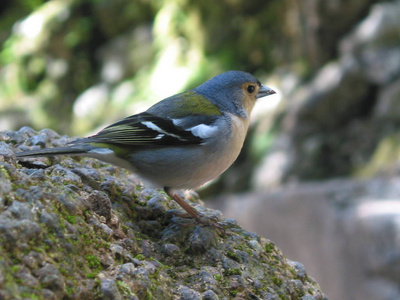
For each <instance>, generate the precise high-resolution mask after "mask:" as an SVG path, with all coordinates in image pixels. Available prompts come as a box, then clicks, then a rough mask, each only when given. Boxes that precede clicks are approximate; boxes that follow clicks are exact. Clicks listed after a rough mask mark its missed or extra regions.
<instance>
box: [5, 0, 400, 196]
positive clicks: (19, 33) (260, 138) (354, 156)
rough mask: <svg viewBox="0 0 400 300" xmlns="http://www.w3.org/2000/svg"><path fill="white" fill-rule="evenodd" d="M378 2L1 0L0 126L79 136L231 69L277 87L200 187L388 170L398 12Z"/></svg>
mask: <svg viewBox="0 0 400 300" xmlns="http://www.w3.org/2000/svg"><path fill="white" fill-rule="evenodd" d="M378 2H383V1H376V0H375V1H374V0H364V1H350V2H349V1H347V2H346V1H341V0H335V1H318V0H305V1H298V0H262V1H261V0H253V1H245V0H222V1H219V2H218V3H215V1H210V0H205V1H194V0H174V1H173V0H166V1H159V0H134V1H132V0H115V1H109V0H52V1H43V0H29V1H26V0H18V1H15V0H13V1H11V0H3V1H2V3H1V4H0V43H1V45H2V46H1V53H0V65H1V69H0V129H2V130H18V129H19V128H20V127H21V126H25V125H28V126H31V127H33V128H34V129H35V130H41V129H43V128H51V129H53V130H55V131H57V132H58V133H60V134H67V135H70V136H84V135H88V134H91V133H94V132H96V131H97V130H99V129H101V128H102V127H103V126H106V125H108V124H110V123H111V122H113V121H116V120H118V119H120V118H123V117H126V116H128V115H131V114H134V113H137V112H139V111H142V110H144V109H146V108H147V107H149V106H150V105H151V104H153V103H155V102H157V101H159V100H161V99H162V98H165V97H167V96H170V95H173V94H175V93H178V92H180V91H183V90H185V89H189V88H192V87H194V86H196V85H198V84H200V83H202V82H203V81H205V80H207V79H209V78H211V77H212V76H214V75H216V74H219V73H222V72H224V71H227V70H232V69H239V70H243V71H247V72H250V73H253V74H254V75H255V76H256V77H258V78H259V79H260V80H261V81H262V82H263V83H264V84H266V85H268V86H271V87H273V88H274V89H276V90H277V91H278V95H277V96H271V97H268V98H265V99H263V100H262V101H259V105H258V106H257V107H256V109H255V116H253V126H252V128H251V130H250V135H249V138H248V139H247V141H246V144H245V147H244V150H243V153H242V155H241V156H240V158H239V160H238V162H237V163H236V164H235V166H234V167H233V168H232V169H231V170H230V172H228V173H227V174H225V175H224V176H223V177H222V178H221V179H220V181H219V184H216V185H214V188H213V189H211V190H210V193H221V192H234V191H242V190H246V189H251V188H252V187H254V186H257V185H260V184H261V185H263V186H266V187H269V186H276V185H279V184H281V183H285V182H291V181H295V182H297V181H306V180H321V179H326V178H332V177H338V176H340V177H342V176H353V177H354V176H356V177H357V176H361V177H365V176H366V177H372V176H374V175H375V174H378V173H380V172H382V170H387V169H388V168H389V169H390V172H392V173H393V172H397V171H393V168H392V167H393V162H395V161H397V158H398V155H397V153H398V152H397V150H398V149H399V146H398V144H399V138H398V136H397V132H398V131H397V129H398V127H399V126H398V124H399V122H400V118H399V117H398V115H400V114H395V113H394V112H396V111H399V108H398V104H396V103H397V102H396V101H394V100H393V99H395V98H396V97H397V95H398V94H397V93H396V87H398V86H399V84H398V83H397V82H396V80H397V78H398V77H399V73H400V71H399V70H400V63H399V61H400V58H399V57H400V56H399V54H398V53H399V50H398V49H399V40H400V38H399V29H398V23H399V22H398V20H397V19H398V18H397V17H396V15H397V13H396V10H395V9H392V13H391V14H392V15H390V13H389V15H388V16H380V15H379V6H378V8H375V6H374V4H376V3H378ZM383 3H386V2H383ZM389 3H390V2H389ZM393 3H396V1H393ZM374 14H375V15H377V16H376V17H374ZM370 15H371V16H372V17H371V18H372V19H371V21H368V22H367V21H365V20H368V16H370ZM363 23H365V24H364V25H363ZM393 83H395V84H394V85H393V86H394V87H392V88H391V90H394V92H392V95H391V96H390V95H389V96H385V95H383V96H385V97H383V98H382V99H381V98H380V97H381V96H382V93H383V92H384V91H386V90H388V89H389V88H390V87H389V85H390V84H393ZM388 97H389V98H390V99H389V100H388V99H387V98H388ZM279 155H280V156H279ZM277 156H278V158H277ZM262 166H264V167H262ZM257 168H258V170H256V171H255V169H257ZM396 170H397V169H396ZM257 172H258V174H261V175H260V176H258V179H257V178H256V179H254V176H255V175H254V174H255V173H257ZM265 174H267V175H265ZM260 182H261V183H260Z"/></svg>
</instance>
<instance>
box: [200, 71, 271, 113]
mask: <svg viewBox="0 0 400 300" xmlns="http://www.w3.org/2000/svg"><path fill="white" fill-rule="evenodd" d="M194 91H196V92H197V93H199V94H201V95H203V96H205V97H206V98H207V99H209V100H210V101H212V102H213V103H215V104H216V105H217V106H218V107H220V108H221V109H222V110H223V111H227V112H230V113H233V114H235V115H238V116H240V117H244V118H246V117H247V116H248V115H249V114H250V112H251V110H252V108H253V106H254V103H255V101H256V100H257V99H258V98H261V97H264V96H268V95H272V94H275V91H273V90H272V89H270V88H268V87H266V86H264V85H262V84H261V83H260V81H258V80H257V78H255V77H254V76H253V75H251V74H249V73H246V72H243V71H228V72H225V73H222V74H219V75H217V76H215V77H213V78H211V79H210V80H208V81H206V82H205V83H203V84H201V85H199V86H198V87H197V88H195V89H194Z"/></svg>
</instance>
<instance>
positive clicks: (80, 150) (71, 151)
mask: <svg viewBox="0 0 400 300" xmlns="http://www.w3.org/2000/svg"><path fill="white" fill-rule="evenodd" d="M93 148H94V147H93V146H90V145H79V146H78V145H76V146H68V147H57V148H45V149H40V150H31V151H23V152H18V153H15V155H16V156H17V157H18V158H21V157H37V156H55V155H84V154H85V153H87V152H88V151H90V150H91V149H93Z"/></svg>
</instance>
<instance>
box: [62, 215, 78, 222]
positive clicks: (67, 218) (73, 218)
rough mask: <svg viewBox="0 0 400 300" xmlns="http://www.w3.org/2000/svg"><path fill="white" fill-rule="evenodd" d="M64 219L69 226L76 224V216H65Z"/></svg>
mask: <svg viewBox="0 0 400 300" xmlns="http://www.w3.org/2000/svg"><path fill="white" fill-rule="evenodd" d="M65 219H66V220H67V221H68V222H69V223H71V224H76V216H71V215H69V216H66V217H65Z"/></svg>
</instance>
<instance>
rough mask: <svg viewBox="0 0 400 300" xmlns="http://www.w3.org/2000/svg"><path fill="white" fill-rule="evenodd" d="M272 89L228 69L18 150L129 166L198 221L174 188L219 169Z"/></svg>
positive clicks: (231, 155) (231, 157)
mask: <svg viewBox="0 0 400 300" xmlns="http://www.w3.org/2000/svg"><path fill="white" fill-rule="evenodd" d="M272 94H275V92H274V91H273V90H272V89H270V88H268V87H266V86H264V85H262V84H261V83H260V82H259V81H258V80H257V79H256V78H255V77H254V76H252V75H251V74H249V73H245V72H242V71H228V72H225V73H222V74H220V75H217V76H215V77H214V78H212V79H210V80H208V81H206V82H205V83H203V84H201V85H200V86H198V87H196V88H194V89H192V90H189V91H187V92H183V93H180V94H177V95H174V96H171V97H169V98H166V99H164V100H162V101H160V102H158V103H156V104H155V105H153V106H152V107H150V108H149V109H148V110H147V111H145V112H142V113H139V114H136V115H133V116H130V117H127V118H125V119H123V120H121V121H119V122H116V123H114V124H112V125H110V126H108V127H106V128H104V129H103V130H101V131H100V132H99V133H97V134H95V135H93V136H90V137H87V138H82V139H78V140H76V141H74V142H72V143H71V144H70V145H69V146H66V147H57V148H48V149H41V150H32V151H25V152H19V153H17V154H16V155H17V157H18V158H21V157H33V156H53V155H78V156H88V157H93V158H96V159H99V160H102V161H105V162H107V163H111V164H114V165H116V166H119V167H123V168H126V169H129V170H131V171H133V172H135V173H137V174H138V175H139V176H141V177H143V178H144V179H147V180H149V181H150V182H152V183H153V184H155V185H156V186H158V187H162V188H163V189H164V191H165V192H166V193H167V194H168V195H169V196H170V197H171V198H172V199H174V200H175V201H176V202H177V203H178V204H179V205H180V206H181V207H182V208H184V209H185V210H186V211H187V212H188V213H189V214H190V215H191V216H192V217H193V218H194V219H196V220H197V221H198V222H200V223H202V222H204V220H202V219H201V215H200V213H199V212H198V211H197V210H196V209H195V208H193V207H192V206H191V205H190V204H188V203H186V202H185V201H184V200H183V199H182V198H181V197H180V196H179V195H178V194H177V193H175V191H176V190H177V189H195V188H198V187H199V186H201V185H203V184H204V183H206V182H207V181H210V180H212V179H214V178H215V177H217V176H218V175H220V174H221V173H223V172H224V171H225V170H226V169H227V168H228V167H229V166H230V165H231V164H232V163H233V162H234V161H235V160H236V158H237V157H238V155H239V152H240V150H241V148H242V146H243V142H244V139H245V137H246V133H247V129H248V127H249V117H250V113H251V111H252V109H253V107H254V104H255V102H256V100H257V99H258V98H261V97H265V96H268V95H272Z"/></svg>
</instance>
